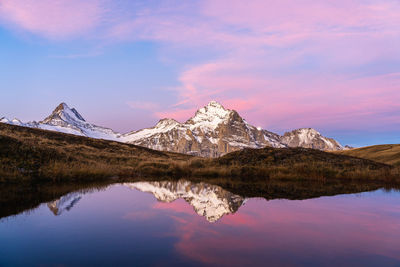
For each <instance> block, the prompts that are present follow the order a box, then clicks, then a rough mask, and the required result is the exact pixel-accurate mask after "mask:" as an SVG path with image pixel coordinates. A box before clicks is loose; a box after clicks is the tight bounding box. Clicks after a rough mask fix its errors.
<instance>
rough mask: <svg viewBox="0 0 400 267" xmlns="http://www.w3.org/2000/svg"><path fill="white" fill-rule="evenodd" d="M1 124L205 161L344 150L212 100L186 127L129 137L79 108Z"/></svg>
mask: <svg viewBox="0 0 400 267" xmlns="http://www.w3.org/2000/svg"><path fill="white" fill-rule="evenodd" d="M0 122H2V123H7V124H12V125H19V126H25V127H31V128H39V129H44V130H51V131H58V132H64V133H69V134H75V135H81V136H87V137H92V138H97V139H105V140H112V141H119V142H122V143H129V144H135V145H139V146H143V147H147V148H151V149H155V150H161V151H171V152H178V153H184V154H190V155H195V156H202V157H220V156H223V155H225V154H227V153H230V152H233V151H237V150H241V149H243V148H264V147H275V148H284V147H304V148H314V149H319V150H324V151H337V150H344V149H345V147H343V146H342V145H341V144H340V143H339V142H337V141H336V140H334V139H332V138H327V137H324V136H322V134H321V133H319V132H318V131H316V130H315V129H312V128H300V129H296V130H293V131H291V132H286V133H285V134H284V135H282V136H281V135H279V134H276V133H273V132H270V131H268V130H265V129H261V128H260V127H255V126H253V125H251V124H249V123H248V122H247V121H246V120H245V119H243V118H242V117H241V116H240V115H239V113H238V112H237V111H235V110H231V109H226V108H224V106H222V105H221V104H220V103H218V102H216V101H210V102H209V103H208V104H207V105H206V106H204V107H202V108H200V109H198V110H197V111H196V113H195V114H194V116H193V117H191V118H189V119H188V120H186V121H185V122H183V123H181V122H178V121H177V120H175V119H171V118H164V119H161V120H159V121H158V123H157V124H156V125H155V126H153V127H150V128H145V129H141V130H137V131H131V132H128V133H125V134H122V133H118V132H115V131H113V130H112V129H110V128H106V127H102V126H97V125H94V124H91V123H89V122H87V121H86V120H85V119H84V118H83V116H82V115H81V114H80V113H79V112H78V111H77V110H76V109H75V108H70V107H69V106H68V105H67V104H66V103H64V102H63V103H61V104H59V105H58V106H57V107H56V109H55V110H54V111H53V112H52V113H51V114H50V115H49V116H48V117H46V118H45V119H44V120H42V121H39V122H36V121H32V122H27V123H23V122H21V121H20V120H18V119H13V120H9V119H7V118H5V117H3V118H1V119H0Z"/></svg>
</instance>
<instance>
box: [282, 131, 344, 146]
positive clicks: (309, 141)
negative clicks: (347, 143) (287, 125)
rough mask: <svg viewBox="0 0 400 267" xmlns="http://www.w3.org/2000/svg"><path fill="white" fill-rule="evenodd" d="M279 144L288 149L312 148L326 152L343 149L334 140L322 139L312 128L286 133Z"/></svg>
mask: <svg viewBox="0 0 400 267" xmlns="http://www.w3.org/2000/svg"><path fill="white" fill-rule="evenodd" d="M281 142H282V143H284V144H285V145H287V146H288V147H304V148H314V149H319V150H326V151H335V150H343V149H345V148H344V147H343V146H342V145H341V144H339V143H338V142H337V141H336V140H334V139H332V138H327V137H324V136H322V135H321V134H320V133H319V132H317V131H316V130H314V129H312V128H302V129H297V130H293V131H291V132H287V133H285V134H284V135H283V136H282V138H281Z"/></svg>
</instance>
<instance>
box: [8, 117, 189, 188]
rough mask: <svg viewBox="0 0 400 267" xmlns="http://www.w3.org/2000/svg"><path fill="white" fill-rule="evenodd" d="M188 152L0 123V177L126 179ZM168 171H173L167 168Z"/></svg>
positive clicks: (180, 158)
mask: <svg viewBox="0 0 400 267" xmlns="http://www.w3.org/2000/svg"><path fill="white" fill-rule="evenodd" d="M189 158H190V156H188V155H183V154H177V153H169V152H161V151H156V150H151V149H148V148H144V147H139V146H136V145H132V144H125V143H119V142H114V141H107V140H101V139H93V138H88V137H83V136H77V135H72V134H65V133H59V132H54V131H46V130H41V129H33V128H28V127H22V126H15V125H8V124H3V123H0V181H10V180H24V179H26V180H31V179H35V180H54V181H60V180H71V179H84V180H88V179H96V180H97V179H101V178H109V177H132V176H140V175H145V173H146V170H147V169H148V166H151V169H152V171H154V169H157V168H162V170H163V171H164V172H166V173H169V174H173V173H172V172H171V173H170V171H171V170H172V169H171V170H170V169H169V168H168V167H171V168H173V167H174V164H178V163H181V162H186V161H187V160H188V159H189ZM172 171H173V170H172Z"/></svg>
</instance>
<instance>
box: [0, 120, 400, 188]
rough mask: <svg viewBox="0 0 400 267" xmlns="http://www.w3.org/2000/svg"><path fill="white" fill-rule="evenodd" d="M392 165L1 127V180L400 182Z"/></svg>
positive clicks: (318, 154)
mask: <svg viewBox="0 0 400 267" xmlns="http://www.w3.org/2000/svg"><path fill="white" fill-rule="evenodd" d="M399 176H400V173H399V170H398V169H396V168H393V167H391V166H389V165H386V164H382V163H377V162H374V161H371V160H365V159H359V158H354V157H350V156H346V155H337V154H333V153H326V152H322V151H318V150H313V149H301V148H291V149H275V148H264V149H258V150H257V149H244V150H241V151H236V152H233V153H230V154H228V155H225V156H223V157H221V158H217V159H205V158H198V157H192V156H188V155H183V154H177V153H169V152H160V151H154V150H151V149H147V148H143V147H138V146H135V145H129V144H124V143H118V142H112V141H105V140H98V139H91V138H86V137H80V136H74V135H68V134H63V133H56V132H50V131H43V130H38V129H30V128H25V127H18V126H12V125H6V124H1V123H0V181H3V182H4V181H21V180H26V181H32V180H33V181H39V180H50V181H71V180H74V181H87V180H99V179H109V178H111V177H114V178H126V177H174V178H188V177H202V178H207V179H211V178H215V177H229V178H230V179H236V180H246V181H253V182H257V181H265V180H266V179H269V180H271V179H276V180H278V179H286V180H299V179H300V180H321V181H324V180H327V179H348V180H376V181H391V182H393V181H394V182H398V181H399Z"/></svg>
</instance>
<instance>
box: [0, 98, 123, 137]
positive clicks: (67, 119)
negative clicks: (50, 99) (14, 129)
mask: <svg viewBox="0 0 400 267" xmlns="http://www.w3.org/2000/svg"><path fill="white" fill-rule="evenodd" d="M0 122H3V123H8V124H13V125H18V126H25V127H31V128H39V129H43V130H50V131H57V132H63V133H69V134H75V135H82V136H87V137H92V138H99V139H107V140H115V141H116V140H118V139H119V138H120V134H118V133H115V132H114V131H113V130H111V129H109V128H104V127H101V126H96V125H94V124H91V123H88V122H86V121H85V119H84V118H83V117H82V116H81V115H80V114H79V113H78V111H77V110H76V109H75V108H72V109H71V108H70V107H69V106H68V105H67V104H65V103H61V104H60V105H58V106H57V108H56V109H55V110H54V111H53V112H52V113H51V115H50V116H48V117H47V118H45V119H44V120H43V121H40V122H36V121H33V122H27V123H23V122H21V121H20V120H18V119H14V120H8V119H7V118H2V119H1V120H0Z"/></svg>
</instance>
